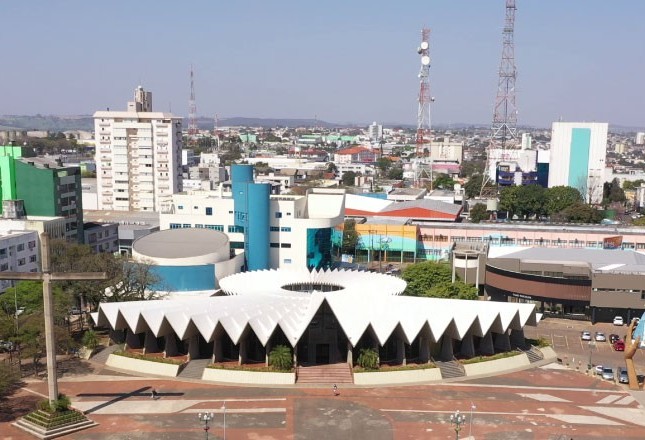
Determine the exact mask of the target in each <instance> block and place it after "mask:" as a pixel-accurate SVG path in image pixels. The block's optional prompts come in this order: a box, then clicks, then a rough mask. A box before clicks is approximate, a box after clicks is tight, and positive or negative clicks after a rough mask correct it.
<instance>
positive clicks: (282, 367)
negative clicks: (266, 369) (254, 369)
mask: <svg viewBox="0 0 645 440" xmlns="http://www.w3.org/2000/svg"><path fill="white" fill-rule="evenodd" d="M269 365H270V366H271V367H273V368H275V369H276V370H278V371H290V370H291V369H292V368H293V356H292V355H291V349H290V348H289V347H287V346H286V345H277V346H275V347H274V348H273V350H271V352H270V353H269Z"/></svg>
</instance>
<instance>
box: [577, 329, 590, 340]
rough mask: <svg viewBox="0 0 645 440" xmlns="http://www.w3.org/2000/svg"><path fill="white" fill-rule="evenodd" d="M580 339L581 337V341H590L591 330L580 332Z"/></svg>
mask: <svg viewBox="0 0 645 440" xmlns="http://www.w3.org/2000/svg"><path fill="white" fill-rule="evenodd" d="M580 339H582V340H583V341H591V332H588V331H584V332H582V334H581V335H580Z"/></svg>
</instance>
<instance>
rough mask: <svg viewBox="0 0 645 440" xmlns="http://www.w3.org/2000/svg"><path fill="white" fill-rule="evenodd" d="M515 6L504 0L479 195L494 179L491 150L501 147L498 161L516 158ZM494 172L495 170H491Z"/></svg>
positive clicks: (509, 0)
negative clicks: (488, 131) (495, 80)
mask: <svg viewBox="0 0 645 440" xmlns="http://www.w3.org/2000/svg"><path fill="white" fill-rule="evenodd" d="M516 10H517V7H516V6H515V0H506V18H505V20H504V29H503V31H502V60H501V62H500V65H499V78H498V80H497V96H496V98H495V107H494V110H493V124H492V126H491V138H490V143H489V146H488V154H487V158H486V169H485V170H484V178H483V179H482V189H481V191H480V195H481V194H482V193H483V191H484V186H485V185H486V184H487V183H488V182H489V181H490V180H492V179H496V176H494V177H493V176H491V175H490V173H489V171H490V168H491V166H492V165H493V161H497V159H498V158H496V157H491V156H492V154H491V153H492V152H493V150H494V149H496V148H501V150H502V154H501V157H500V158H499V159H501V160H502V161H507V160H512V159H516V156H517V153H516V152H514V151H513V150H512V148H514V147H515V146H516V143H517V106H516V104H515V80H516V78H517V69H516V68H515V43H514V41H513V33H514V30H515V11H516ZM494 165H495V169H497V163H495V164H494ZM496 174H497V172H495V175H496Z"/></svg>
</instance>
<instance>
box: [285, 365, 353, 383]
mask: <svg viewBox="0 0 645 440" xmlns="http://www.w3.org/2000/svg"><path fill="white" fill-rule="evenodd" d="M297 382H298V383H310V384H313V383H317V384H323V383H324V384H329V383H354V377H353V376H352V370H351V368H350V367H349V365H348V364H332V365H316V366H311V367H298V376H297Z"/></svg>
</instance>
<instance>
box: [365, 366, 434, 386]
mask: <svg viewBox="0 0 645 440" xmlns="http://www.w3.org/2000/svg"><path fill="white" fill-rule="evenodd" d="M440 380H441V370H439V369H438V368H420V369H418V370H399V371H396V370H394V371H372V372H368V373H354V384H355V385H385V384H405V383H415V382H433V381H440Z"/></svg>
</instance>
